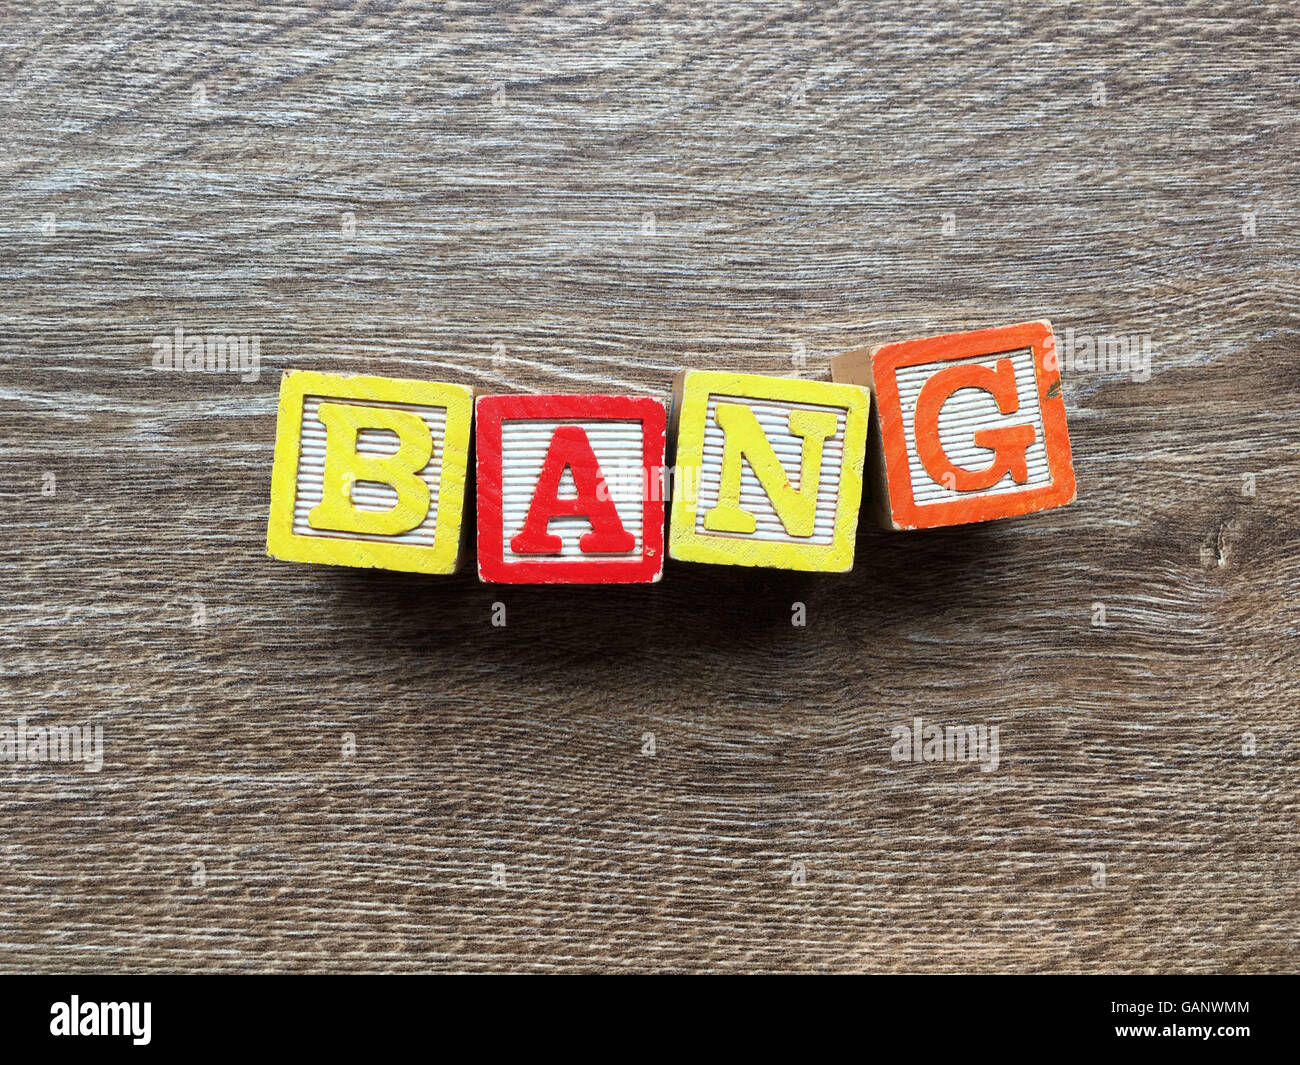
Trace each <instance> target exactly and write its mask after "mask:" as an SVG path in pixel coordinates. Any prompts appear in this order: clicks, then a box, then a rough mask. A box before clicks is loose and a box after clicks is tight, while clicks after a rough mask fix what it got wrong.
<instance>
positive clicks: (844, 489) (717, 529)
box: [668, 370, 870, 573]
mask: <svg viewBox="0 0 1300 1065" xmlns="http://www.w3.org/2000/svg"><path fill="white" fill-rule="evenodd" d="M869 405H870V396H869V394H868V392H867V390H866V389H864V388H858V387H855V386H852V385H842V384H831V383H830V382H827V381H801V380H791V379H788V378H783V377H760V376H757V375H755V374H734V373H718V372H714V371H709V370H692V371H689V372H687V373H684V374H680V375H678V377H677V380H676V382H675V387H674V406H673V410H674V417H675V419H676V425H677V457H676V465H677V481H676V484H675V487H674V492H673V510H672V524H671V528H670V532H669V546H668V553H669V554H670V555H672V557H673V558H676V559H680V560H682V561H685V562H712V563H717V564H721V565H732V566H771V567H774V568H778V569H794V570H828V571H831V572H840V573H842V572H845V571H847V570H850V569H852V568H853V547H854V539H855V536H856V534H857V528H858V507H859V505H860V503H861V500H862V463H863V458H864V456H865V453H866V442H867V411H868V407H869Z"/></svg>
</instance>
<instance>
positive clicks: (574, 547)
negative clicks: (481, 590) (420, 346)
mask: <svg viewBox="0 0 1300 1065" xmlns="http://www.w3.org/2000/svg"><path fill="white" fill-rule="evenodd" d="M475 418H476V426H475V447H476V451H477V469H478V573H479V578H480V579H481V580H484V581H489V582H494V583H500V584H641V583H650V582H653V581H657V580H659V578H660V577H661V576H662V575H663V565H664V493H663V466H664V451H665V446H666V435H667V434H666V429H667V420H668V412H667V408H666V407H665V405H664V403H663V401H662V400H658V399H653V398H651V397H649V396H602V395H585V396H480V397H479V398H478V400H477V401H476V403H475Z"/></svg>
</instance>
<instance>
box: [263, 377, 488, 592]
mask: <svg viewBox="0 0 1300 1065" xmlns="http://www.w3.org/2000/svg"><path fill="white" fill-rule="evenodd" d="M473 402H474V394H473V390H472V389H469V388H466V387H464V386H462V385H448V384H440V383H437V382H433V381H400V380H393V379H391V378H386V377H339V376H335V375H332V374H322V373H287V374H285V376H284V378H283V380H282V381H281V383H280V411H279V420H278V423H277V426H276V439H275V468H274V470H273V471H272V474H271V516H270V521H269V523H268V526H267V534H266V549H267V553H268V554H270V555H271V556H272V557H273V558H278V559H284V560H286V561H290V562H323V563H325V564H327V565H332V566H359V567H374V568H378V569H392V570H405V571H408V572H413V573H452V572H454V571H455V569H456V565H457V562H458V561H459V558H460V546H461V540H462V535H461V525H462V520H463V517H464V509H465V476H466V470H467V465H468V458H469V440H470V426H471V423H472V420H473Z"/></svg>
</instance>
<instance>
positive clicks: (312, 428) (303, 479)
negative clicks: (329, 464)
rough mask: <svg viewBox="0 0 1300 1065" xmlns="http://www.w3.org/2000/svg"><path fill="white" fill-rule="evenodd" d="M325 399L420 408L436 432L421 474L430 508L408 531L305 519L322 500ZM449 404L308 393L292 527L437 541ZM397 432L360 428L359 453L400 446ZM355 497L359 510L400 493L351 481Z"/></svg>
mask: <svg viewBox="0 0 1300 1065" xmlns="http://www.w3.org/2000/svg"><path fill="white" fill-rule="evenodd" d="M322 402H326V403H344V404H347V405H348V406H349V407H388V408H391V409H393V410H405V411H410V412H411V413H412V414H417V415H419V417H420V418H421V420H422V421H423V422H424V424H425V425H427V426H428V427H429V432H430V433H432V434H433V457H432V458H431V459H430V460H429V464H428V465H427V466H425V468H424V469H423V470H422V471H421V473H420V479H421V480H422V481H424V482H425V484H427V485H428V486H429V513H428V515H427V516H426V517H425V519H424V521H423V522H421V523H420V524H419V525H417V526H416V527H415V528H414V529H411V530H410V531H409V532H404V533H400V534H398V535H396V536H370V535H365V534H360V533H345V532H331V531H329V530H325V529H313V528H312V527H311V526H310V525H308V524H307V515H308V513H309V512H310V511H311V509H312V507H314V506H316V504H317V503H319V502H320V501H321V494H322V488H323V485H324V482H325V423H324V422H322V421H321V420H320V418H319V417H318V416H317V413H316V412H317V408H319V407H320V405H321V403H322ZM446 431H447V410H446V408H445V407H422V406H418V405H416V404H412V403H381V402H377V401H375V400H364V401H360V402H359V401H357V400H352V399H338V398H331V397H324V398H322V397H321V396H306V397H305V398H304V399H303V405H302V430H301V432H302V435H301V437H300V443H299V451H298V490H297V494H296V496H295V497H294V503H293V531H294V533H295V534H297V535H299V536H327V537H331V538H333V539H336V540H337V539H348V540H376V541H380V542H382V543H399V544H416V545H419V546H423V547H428V546H431V545H432V544H433V534H434V532H435V530H436V529H437V527H438V478H439V476H440V475H441V471H442V450H443V444H444V442H445V440H446ZM398 446H399V443H398V439H397V435H396V434H395V433H391V432H389V431H388V430H386V429H362V430H361V432H360V433H358V434H357V453H358V454H360V455H368V456H372V457H376V458H377V457H381V456H384V455H392V454H395V453H396V452H397V449H398ZM352 502H353V505H354V506H355V507H356V508H357V509H358V510H374V511H385V510H392V508H393V507H395V506H396V505H397V493H396V492H395V491H394V490H393V487H392V485H387V484H376V483H374V482H372V481H358V482H357V483H356V484H355V485H353V486H352Z"/></svg>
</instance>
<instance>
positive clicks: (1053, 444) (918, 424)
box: [831, 321, 1074, 529]
mask: <svg viewBox="0 0 1300 1065" xmlns="http://www.w3.org/2000/svg"><path fill="white" fill-rule="evenodd" d="M831 377H832V379H833V380H835V381H843V382H847V383H850V384H858V385H867V386H868V387H869V388H870V389H871V393H872V397H873V399H874V402H873V403H872V405H871V423H872V424H871V440H870V448H871V462H870V464H871V486H872V502H871V513H872V517H873V518H874V519H875V520H876V521H877V522H879V523H880V524H883V525H885V526H886V527H888V528H894V529H927V528H933V527H935V526H940V525H961V524H964V523H966V522H974V521H990V520H992V519H995V518H1009V517H1013V516H1015V515H1017V514H1028V513H1030V512H1032V511H1037V510H1047V509H1048V508H1050V507H1059V506H1064V505H1065V504H1066V503H1070V502H1072V501H1073V500H1074V468H1073V466H1072V465H1071V462H1070V438H1069V436H1068V435H1067V433H1066V428H1065V401H1064V400H1063V399H1062V397H1061V378H1060V374H1059V373H1058V370H1057V357H1056V342H1055V339H1054V338H1053V336H1052V326H1051V324H1050V323H1049V322H1045V321H1040V322H1023V323H1021V324H1019V325H1011V326H1004V327H1001V328H997V329H978V330H975V331H973V332H969V333H949V334H947V335H945V336H937V337H926V338H925V339H922V340H908V341H903V342H900V343H893V344H882V345H880V346H879V347H875V348H870V349H868V348H859V349H857V350H856V351H850V352H846V353H845V354H843V355H839V356H836V357H835V358H834V359H832V360H831Z"/></svg>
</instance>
